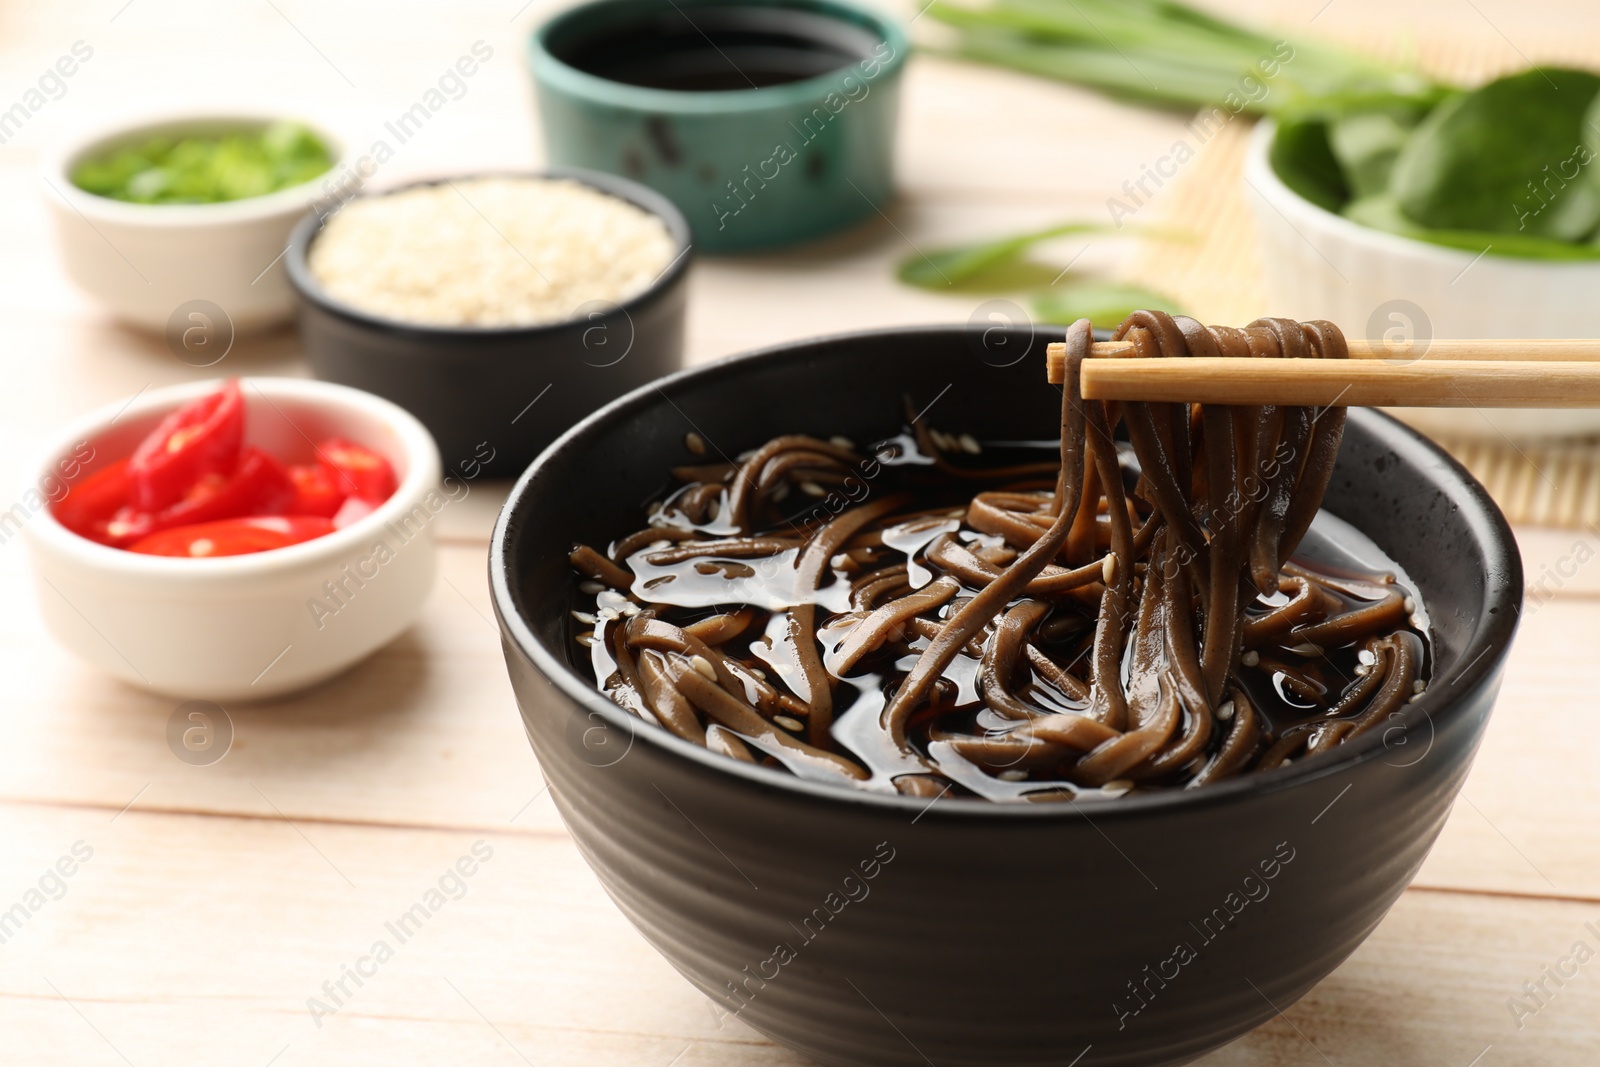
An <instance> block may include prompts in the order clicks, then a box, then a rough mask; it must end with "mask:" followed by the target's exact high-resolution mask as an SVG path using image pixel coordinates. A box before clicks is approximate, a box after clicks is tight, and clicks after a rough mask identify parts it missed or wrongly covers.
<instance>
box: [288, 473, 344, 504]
mask: <svg viewBox="0 0 1600 1067" xmlns="http://www.w3.org/2000/svg"><path fill="white" fill-rule="evenodd" d="M289 480H290V481H292V482H293V483H294V499H293V500H292V501H290V502H289V514H291V515H322V516H324V517H326V518H332V517H333V516H334V515H335V514H337V513H338V511H339V505H341V504H343V503H344V501H345V497H347V496H348V495H349V490H348V489H346V488H345V485H344V480H343V479H342V478H340V477H339V474H338V472H337V471H335V470H334V469H333V468H332V467H330V466H328V465H327V464H326V463H308V464H305V465H304V466H294V467H290V468H289Z"/></svg>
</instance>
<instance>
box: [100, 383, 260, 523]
mask: <svg viewBox="0 0 1600 1067" xmlns="http://www.w3.org/2000/svg"><path fill="white" fill-rule="evenodd" d="M243 442H244V397H243V396H241V395H240V393H239V383H238V381H237V380H235V379H232V378H230V379H228V380H227V381H226V382H224V383H223V384H222V388H221V389H219V390H217V391H216V392H215V393H211V394H209V395H207V396H203V397H200V398H199V399H197V400H192V401H190V402H189V403H187V404H185V405H184V406H183V407H181V408H179V409H178V410H177V411H174V412H173V413H172V414H170V415H168V416H167V417H166V418H164V419H162V420H161V424H160V425H158V426H157V427H156V428H155V429H154V430H153V431H151V432H150V434H149V435H148V436H147V437H145V439H144V440H143V441H141V442H139V447H138V448H136V449H134V451H133V455H132V456H130V457H129V459H128V474H129V476H130V477H131V478H132V481H133V497H132V500H131V503H132V505H133V507H134V508H135V509H137V510H139V511H143V512H149V513H152V514H153V513H155V512H158V511H161V510H162V509H163V508H167V507H170V506H171V505H173V504H174V503H176V502H177V501H178V500H180V499H182V498H183V496H184V494H185V493H187V492H188V491H189V490H190V489H192V488H193V487H194V486H195V484H196V483H197V482H199V481H200V479H202V478H204V477H205V476H206V475H208V474H222V475H226V474H231V473H232V472H233V469H234V467H235V466H236V465H237V464H238V462H239V458H240V457H239V449H240V446H241V445H242V444H243Z"/></svg>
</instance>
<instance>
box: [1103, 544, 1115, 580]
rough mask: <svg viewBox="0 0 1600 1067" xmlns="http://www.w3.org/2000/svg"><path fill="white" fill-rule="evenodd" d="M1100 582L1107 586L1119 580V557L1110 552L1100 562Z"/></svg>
mask: <svg viewBox="0 0 1600 1067" xmlns="http://www.w3.org/2000/svg"><path fill="white" fill-rule="evenodd" d="M1100 580H1101V581H1102V582H1104V583H1105V584H1106V585H1110V584H1111V583H1112V582H1114V581H1116V580H1117V557H1116V556H1114V555H1112V554H1111V553H1110V552H1107V553H1106V554H1105V558H1104V559H1102V560H1101V561H1100Z"/></svg>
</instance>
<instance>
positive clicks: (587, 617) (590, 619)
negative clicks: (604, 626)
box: [572, 611, 595, 626]
mask: <svg viewBox="0 0 1600 1067" xmlns="http://www.w3.org/2000/svg"><path fill="white" fill-rule="evenodd" d="M572 617H573V618H574V619H577V620H578V621H579V622H586V623H588V624H589V625H590V626H593V625H594V618H595V617H594V616H593V615H591V614H589V613H588V612H587V611H574V612H573V613H572Z"/></svg>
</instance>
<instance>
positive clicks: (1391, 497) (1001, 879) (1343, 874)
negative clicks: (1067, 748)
mask: <svg viewBox="0 0 1600 1067" xmlns="http://www.w3.org/2000/svg"><path fill="white" fill-rule="evenodd" d="M991 333H992V331H991ZM1058 337H1059V334H1057V335H1055V336H1054V337H1052V338H1049V339H1056V338H1058ZM995 340H996V338H994V337H993V336H990V337H989V341H990V343H991V345H992V343H993V342H994V341H995ZM1007 340H1008V341H1009V342H1011V344H1012V348H1011V349H1010V350H1011V351H1016V350H1020V349H1022V348H1023V347H1025V346H1027V345H1028V343H1029V338H1028V337H1027V336H1025V335H1011V336H1009V337H1008V338H1007ZM1045 340H1046V338H1045V337H1043V336H1038V337H1034V338H1032V344H1031V350H1030V351H1029V352H1028V354H1027V355H1026V356H1025V357H1024V358H1022V359H1020V360H1019V361H1018V362H1016V363H1014V364H1012V365H1011V366H1006V367H996V366H991V365H989V363H987V362H985V361H984V360H983V359H982V358H980V355H981V354H984V351H985V350H984V349H983V348H982V347H981V346H969V344H968V332H967V331H966V330H964V329H961V328H953V327H952V328H924V329H903V330H888V331H882V332H876V333H865V334H852V335H847V336H841V337H832V338H825V339H822V340H817V341H808V342H803V343H800V344H794V345H789V346H785V347H782V348H777V349H772V350H768V351H765V352H759V353H756V354H754V355H750V356H745V357H741V358H737V359H731V360H727V361H724V362H721V363H716V364H712V365H710V366H706V367H702V368H697V369H695V370H692V371H688V372H685V373H683V374H679V375H676V376H674V377H673V378H671V379H669V380H667V381H665V382H662V383H661V389H660V391H659V392H658V391H657V390H655V389H650V390H640V391H638V392H635V393H633V394H632V395H630V396H628V397H625V398H623V399H622V400H619V401H618V402H616V403H614V404H612V405H611V406H609V407H608V408H606V409H605V410H604V411H601V412H599V413H598V414H596V415H594V416H592V417H591V418H589V419H588V420H586V421H585V422H583V423H582V424H580V425H579V426H577V427H575V428H573V429H572V430H571V431H570V432H569V433H568V434H567V435H566V436H564V437H563V438H562V439H561V440H560V441H558V442H556V444H555V445H553V446H552V447H551V448H550V449H548V450H547V451H546V452H545V453H544V454H543V455H542V456H541V457H540V458H539V460H538V461H537V462H536V463H535V464H534V465H533V467H531V468H530V469H529V470H528V471H527V473H526V474H524V475H523V477H522V480H521V481H520V482H519V483H518V484H517V487H516V489H515V490H514V491H513V493H512V495H511V498H510V501H509V502H508V503H507V505H506V507H505V510H504V511H503V512H502V514H501V516H500V521H499V524H498V526H497V527H496V530H495V535H494V542H493V546H492V549H491V556H490V564H489V567H490V579H491V584H492V587H493V595H494V602H495V609H496V611H497V612H498V613H499V616H500V621H501V627H502V630H503V634H504V645H505V650H506V661H507V664H508V666H509V668H510V672H511V679H512V683H513V686H514V688H515V690H516V694H517V699H518V702H519V703H520V705H521V708H522V715H523V721H524V723H525V725H526V728H527V732H528V736H529V738H530V739H531V740H532V742H533V747H534V750H535V752H536V753H537V754H538V757H539V762H540V765H541V766H542V768H543V770H544V774H545V776H546V779H547V780H548V782H549V783H550V792H551V795H552V796H554V798H555V801H556V804H557V806H558V807H559V808H560V811H561V814H562V817H563V818H564V819H565V820H566V823H567V826H568V827H569V828H570V830H571V831H572V835H573V837H574V838H575V839H576V841H577V843H578V847H579V848H580V849H582V851H583V854H584V856H585V858H586V859H587V860H588V862H589V863H590V865H591V866H592V867H593V868H594V869H595V872H596V873H597V874H598V875H599V877H600V881H601V883H602V884H603V885H604V886H605V888H606V890H607V892H609V893H610V894H611V896H612V898H613V899H614V900H615V901H616V902H617V904H618V905H619V906H620V907H621V908H622V910H623V912H624V913H625V914H626V915H627V916H628V918H629V919H631V920H632V921H633V923H634V925H636V926H637V927H638V928H639V930H640V932H641V933H643V934H644V936H645V937H646V938H647V939H649V941H650V942H651V943H652V944H653V945H655V946H656V948H657V949H659V950H660V951H661V952H662V954H663V955H665V956H666V957H667V959H669V960H670V961H671V962H672V963H673V965H674V966H676V967H677V968H678V969H679V970H680V971H681V972H682V973H683V974H684V976H685V977H687V978H688V979H689V980H690V981H691V982H693V983H694V984H695V985H696V986H697V987H698V988H699V989H701V990H702V991H703V992H704V993H705V994H706V995H707V996H709V997H710V998H711V1000H712V1002H713V1003H714V1004H717V1005H719V1006H720V1007H722V1008H723V1009H724V1010H726V1011H729V1012H734V1011H737V1012H738V1015H739V1017H740V1018H741V1019H743V1020H744V1021H745V1022H747V1023H749V1024H750V1025H751V1026H753V1027H755V1028H756V1029H757V1030H760V1031H761V1032H763V1033H765V1034H767V1035H769V1036H770V1037H772V1038H773V1039H774V1040H776V1041H779V1042H781V1043H782V1044H785V1045H788V1046H789V1047H791V1048H794V1049H797V1050H799V1051H801V1052H803V1053H805V1054H806V1055H808V1056H810V1057H812V1058H814V1059H816V1060H818V1061H820V1062H821V1063H825V1064H841V1065H843V1064H850V1065H858V1064H859V1065H868V1064H870V1065H873V1067H883V1065H900V1064H903V1065H907V1067H925V1065H926V1064H927V1063H935V1064H938V1065H939V1067H977V1065H980V1064H981V1065H990V1064H1008V1065H1010V1064H1015V1065H1045V1064H1051V1065H1060V1067H1066V1065H1068V1064H1077V1065H1078V1067H1088V1065H1105V1064H1174V1063H1182V1062H1185V1061H1187V1060H1190V1059H1193V1058H1195V1057H1197V1056H1199V1055H1201V1054H1202V1053H1204V1052H1206V1051H1207V1050H1209V1049H1213V1048H1216V1047H1217V1046H1219V1045H1221V1044H1223V1043H1224V1042H1226V1041H1228V1040H1229V1039H1231V1038H1234V1037H1237V1036H1238V1035H1240V1034H1242V1033H1244V1032H1245V1031H1247V1030H1249V1029H1250V1028H1252V1027H1254V1026H1256V1025H1258V1024H1260V1023H1262V1022H1265V1021H1266V1020H1268V1019H1269V1018H1271V1017H1272V1016H1273V1015H1274V1013H1275V1010H1276V1009H1281V1008H1286V1007H1287V1006H1288V1005H1289V1004H1291V1003H1293V1002H1294V1001H1295V1000H1296V999H1297V998H1298V997H1300V996H1301V995H1303V994H1304V993H1305V992H1306V991H1307V990H1309V989H1310V988H1311V987H1312V986H1313V985H1315V984H1316V983H1317V982H1318V981H1319V980H1320V979H1321V978H1323V977H1324V976H1325V975H1327V974H1328V973H1329V972H1330V971H1332V970H1333V969H1334V968H1335V967H1336V966H1338V964H1339V962H1340V961H1341V960H1343V959H1344V958H1345V957H1346V956H1348V955H1349V954H1350V953H1351V951H1353V950H1354V949H1355V948H1356V946H1357V945H1359V944H1360V943H1361V941H1362V939H1363V938H1365V937H1366V936H1367V935H1368V934H1369V933H1371V932H1372V930H1373V928H1374V927H1375V926H1377V924H1378V922H1379V921H1380V920H1382V918H1383V916H1384V913H1385V912H1387V911H1388V909H1389V907H1390V905H1392V904H1393V903H1394V902H1395V899H1396V898H1397V897H1398V896H1399V895H1400V893H1401V891H1402V890H1403V889H1404V888H1405V886H1406V884H1407V883H1408V882H1409V881H1410V880H1411V877H1412V876H1413V875H1414V874H1415V872H1416V870H1417V868H1418V866H1419V865H1420V864H1421V863H1422V861H1423V857H1424V856H1425V855H1426V854H1427V852H1428V849H1429V847H1430V846H1431V845H1432V843H1433V840H1434V838H1435V837H1436V836H1437V834H1438V832H1439V829H1440V827H1441V826H1442V825H1443V824H1444V820H1445V817H1446V815H1447V814H1448V812H1449V810H1450V805H1451V802H1452V800H1453V799H1454V798H1455V795H1456V793H1457V791H1458V790H1459V789H1460V788H1461V784H1462V781H1463V779H1464V778H1465V776H1466V774H1467V770H1468V767H1469V765H1470V763H1471V761H1472V756H1473V753H1474V751H1475V749H1476V748H1477V745H1478V742H1479V739H1480V738H1481V737H1482V735H1483V730H1484V726H1485V724H1486V722H1487V719H1488V716H1489V710H1490V706H1491V704H1492V702H1493V700H1494V696H1495V693H1496V691H1497V689H1498V685H1499V679H1500V675H1501V671H1502V667H1503V665H1504V662H1505V657H1506V651H1507V646H1508V645H1509V643H1510V640H1511V636H1512V632H1513V631H1514V629H1515V626H1516V617H1517V605H1518V604H1519V602H1520V600H1521V595H1522V572H1521V565H1520V562H1519V557H1518V554H1517V551H1516V545H1515V543H1514V542H1513V540H1512V537H1511V533H1510V531H1509V529H1508V528H1507V527H1506V524H1505V521H1504V519H1503V518H1502V517H1501V515H1500V513H1499V511H1498V510H1497V509H1496V508H1495V506H1494V504H1493V503H1492V502H1491V501H1490V500H1489V498H1488V496H1487V495H1486V494H1485V493H1484V491H1483V488H1482V487H1481V486H1479V485H1478V484H1477V483H1476V482H1475V481H1473V480H1472V478H1471V477H1470V476H1469V475H1468V474H1467V473H1466V471H1465V470H1463V469H1462V468H1461V467H1460V466H1459V465H1458V464H1457V463H1455V462H1454V461H1453V460H1451V459H1450V458H1449V457H1448V456H1446V455H1445V454H1444V453H1443V452H1442V451H1440V450H1439V449H1438V448H1437V447H1436V446H1435V445H1433V444H1432V443H1430V442H1428V441H1427V440H1425V439H1423V438H1422V437H1420V436H1418V435H1417V434H1416V433H1414V432H1413V431H1411V430H1409V429H1407V428H1406V427H1404V426H1403V425H1401V424H1400V423H1398V422H1395V421H1394V420H1392V419H1390V418H1388V417H1386V416H1384V415H1381V414H1378V413H1375V412H1372V411H1353V412H1351V417H1350V423H1349V429H1348V431H1347V432H1346V435H1345V439H1344V447H1343V451H1342V452H1341V453H1340V457H1339V465H1338V468H1337V472H1336V475H1335V477H1334V480H1333V484H1332V487H1331V488H1330V489H1329V492H1328V495H1327V502H1326V506H1327V508H1328V509H1329V510H1331V511H1332V512H1333V513H1334V514H1336V515H1338V516H1340V517H1342V518H1345V519H1348V520H1349V521H1350V522H1352V523H1354V524H1355V525H1356V526H1357V527H1358V528H1360V529H1361V530H1362V531H1364V532H1365V533H1366V534H1367V535H1368V536H1370V537H1371V538H1372V539H1373V540H1374V541H1375V542H1376V543H1377V544H1378V546H1379V547H1380V548H1382V549H1383V550H1385V551H1386V552H1387V553H1389V555H1390V556H1391V557H1392V558H1394V559H1395V560H1396V561H1398V562H1399V563H1400V564H1401V566H1403V567H1404V568H1406V569H1407V570H1408V571H1409V572H1410V575H1411V577H1412V578H1413V579H1414V580H1415V581H1416V583H1417V584H1418V586H1419V588H1420V590H1421V592H1422V595H1423V598H1424V599H1425V601H1426V603H1427V604H1428V606H1429V608H1430V610H1431V612H1432V617H1433V623H1434V633H1433V636H1434V641H1435V646H1434V648H1435V653H1436V657H1437V658H1436V666H1435V670H1434V675H1433V681H1432V683H1431V684H1430V686H1429V688H1428V690H1427V692H1426V693H1425V694H1424V695H1423V696H1422V697H1421V698H1420V699H1419V700H1418V701H1417V702H1416V703H1414V704H1412V705H1410V706H1409V707H1408V709H1407V711H1406V712H1405V713H1404V714H1403V715H1401V716H1400V717H1399V718H1397V719H1395V720H1394V721H1393V722H1392V723H1391V724H1389V725H1388V726H1387V727H1386V728H1385V729H1383V730H1374V731H1372V732H1370V733H1368V734H1366V735H1364V736H1362V737H1361V738H1359V739H1357V740H1355V741H1353V742H1352V743H1350V744H1347V745H1344V746H1342V747H1340V748H1338V749H1336V750H1335V751H1334V752H1332V753H1330V754H1328V755H1326V756H1319V757H1313V758H1311V759H1308V760H1306V761H1305V762H1304V763H1297V764H1294V765H1291V766H1289V767H1285V768H1282V769H1280V770H1275V771H1270V772H1266V773H1262V774H1257V775H1254V776H1246V777H1243V778H1239V779H1235V780H1231V781H1226V782H1223V783H1220V784H1218V785H1215V786H1211V787H1207V788H1205V789H1200V790H1196V791H1192V792H1170V793H1164V794H1153V795H1147V796H1130V797H1126V798H1122V799H1120V800H1116V801H1112V802H1109V803H1099V804H1093V805H1090V804H1084V805H1082V806H1075V805H1072V804H1067V803H1057V804H1037V805H1027V804H1017V805H1006V804H991V803H987V802H983V801H965V800H950V799H944V800H939V801H936V802H934V803H932V804H929V803H927V802H926V801H923V800H917V799H912V798H909V797H896V796H887V797H886V796H878V795H866V794H859V793H854V792H850V791H846V790H842V789H837V788H833V787H829V786H824V785H816V784H809V783H806V782H803V781H800V780H799V779H796V778H793V777H789V776H786V775H784V774H782V773H779V772H774V771H770V770H767V769H764V768H760V767H756V766H753V765H748V764H741V763H737V762H734V761H732V760H728V759H725V758H723V757H720V756H716V755H713V754H711V753H709V752H707V751H706V750H704V749H701V748H697V747H694V746H691V745H689V744H688V743H686V742H682V741H680V740H678V739H677V738H675V737H672V736H670V735H668V734H667V733H666V731H664V730H660V729H658V728H656V727H653V726H648V725H645V724H643V723H640V722H639V721H638V720H635V719H632V718H631V717H630V716H629V715H627V714H626V713H624V712H623V711H622V710H621V709H619V708H617V707H615V706H613V705H612V704H611V703H610V702H609V701H607V700H606V699H605V698H604V697H603V696H601V695H600V694H599V693H597V692H596V691H595V690H594V686H593V682H592V681H591V680H590V677H589V674H588V669H587V665H586V664H585V663H583V662H577V663H575V660H574V657H573V656H572V655H571V654H570V652H569V648H570V647H571V646H570V643H569V638H568V634H569V631H568V630H567V627H566V625H565V619H566V615H567V610H568V608H569V607H570V606H571V599H570V598H571V597H572V595H573V585H574V578H573V576H572V575H571V573H570V572H569V571H568V569H567V566H566V562H565V556H566V552H567V549H568V547H569V546H570V544H571V543H572V542H573V541H574V540H582V541H586V542H590V543H596V544H604V543H606V542H607V541H608V540H609V539H611V538H612V537H614V536H616V535H619V534H621V533H623V532H626V531H630V530H632V529H635V528H636V527H638V526H639V525H640V506H641V504H640V502H641V501H643V500H645V499H646V498H647V497H649V496H650V495H651V494H652V493H653V492H655V491H656V490H657V489H659V488H660V487H661V486H662V485H663V483H664V481H665V478H664V474H665V470H666V468H667V466H668V465H669V464H673V463H678V462H686V461H688V454H687V453H686V451H685V449H684V443H683V440H684V434H685V433H686V432H688V431H689V430H690V429H691V428H694V429H697V430H698V431H699V432H700V433H701V434H702V435H703V436H704V438H705V439H706V440H707V441H709V442H714V443H715V445H716V446H717V447H718V448H720V449H721V450H723V451H725V452H726V453H728V454H730V455H733V454H737V453H738V452H740V451H742V450H745V449H748V448H752V447H754V446H756V445H757V444H758V443H759V442H761V441H763V440H765V439H766V438H768V437H770V436H772V435H773V434H776V433H779V432H784V431H801V432H808V433H820V434H823V435H830V434H844V435H845V436H847V437H850V438H852V439H854V440H856V441H871V440H874V439H879V438H882V437H885V436H888V435H891V434H893V433H895V432H898V430H899V427H900V424H901V417H900V411H901V407H900V397H901V395H902V394H903V393H905V392H908V391H909V392H910V393H911V394H912V397H913V400H914V402H915V403H917V404H918V405H919V406H920V405H922V404H926V403H928V402H929V401H931V400H933V399H934V397H936V396H939V397H940V398H939V399H938V400H937V403H936V404H935V406H934V408H933V410H932V412H931V414H930V415H929V416H928V418H929V419H930V420H931V421H932V422H934V423H935V424H937V425H938V426H940V427H941V428H943V429H945V430H949V431H963V430H964V431H970V432H971V433H973V434H974V435H976V436H978V437H980V438H983V437H988V438H991V439H993V438H1001V439H1017V438H1034V439H1038V438H1048V437H1051V436H1054V435H1055V433H1056V427H1057V417H1058V405H1059V403H1060V393H1059V392H1058V391H1057V390H1055V389H1052V388H1049V387H1047V386H1046V385H1045V384H1044V377H1045V371H1044V366H1043V359H1044V341H1045ZM990 351H993V349H992V347H991V349H990ZM947 385H948V386H950V388H949V389H948V391H945V392H943V393H942V395H940V394H941V391H942V390H944V389H945V387H946V386H947ZM680 457H682V458H680ZM1274 1006H1276V1008H1275V1007H1274ZM1086 1049H1087V1050H1088V1051H1087V1052H1086V1051H1085V1050H1086ZM1080 1056H1081V1057H1082V1058H1081V1059H1080V1058H1078V1057H1080Z"/></svg>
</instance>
